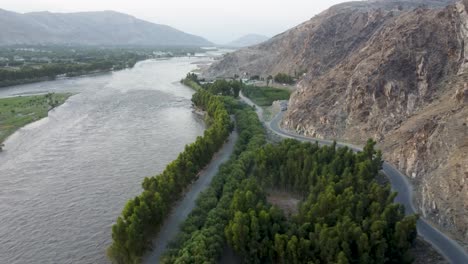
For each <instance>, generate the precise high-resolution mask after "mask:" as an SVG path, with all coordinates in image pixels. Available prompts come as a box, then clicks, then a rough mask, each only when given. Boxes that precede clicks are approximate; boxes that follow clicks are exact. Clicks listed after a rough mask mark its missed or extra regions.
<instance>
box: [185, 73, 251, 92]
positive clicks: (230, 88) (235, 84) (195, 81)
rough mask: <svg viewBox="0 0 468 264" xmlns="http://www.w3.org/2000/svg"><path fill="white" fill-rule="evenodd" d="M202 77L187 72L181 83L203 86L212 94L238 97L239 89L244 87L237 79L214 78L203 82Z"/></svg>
mask: <svg viewBox="0 0 468 264" xmlns="http://www.w3.org/2000/svg"><path fill="white" fill-rule="evenodd" d="M204 81H205V80H204V79H199V78H198V75H197V74H195V73H188V74H187V76H186V77H185V79H183V80H182V83H184V84H186V85H188V86H190V87H192V88H195V89H199V88H203V89H205V90H206V91H208V92H210V93H212V94H214V95H222V96H232V97H234V98H237V97H239V93H240V91H241V89H242V88H243V87H244V84H243V83H242V81H237V80H229V81H228V80H216V81H214V82H212V83H204Z"/></svg>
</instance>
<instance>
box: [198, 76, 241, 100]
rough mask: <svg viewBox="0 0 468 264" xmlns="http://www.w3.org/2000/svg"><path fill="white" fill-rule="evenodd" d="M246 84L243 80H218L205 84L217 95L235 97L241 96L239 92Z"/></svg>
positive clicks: (206, 87)
mask: <svg viewBox="0 0 468 264" xmlns="http://www.w3.org/2000/svg"><path fill="white" fill-rule="evenodd" d="M243 86H244V85H243V84H242V82H241V81H236V80H232V81H226V80H217V81H215V82H214V83H207V84H205V85H203V88H205V89H206V90H207V91H209V92H210V93H212V94H216V95H224V96H233V97H234V98H237V97H239V92H240V90H241V89H242V87H243Z"/></svg>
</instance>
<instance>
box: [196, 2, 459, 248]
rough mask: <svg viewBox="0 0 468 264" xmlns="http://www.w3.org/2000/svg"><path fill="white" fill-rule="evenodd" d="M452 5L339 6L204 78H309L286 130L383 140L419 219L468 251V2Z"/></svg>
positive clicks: (293, 105)
mask: <svg viewBox="0 0 468 264" xmlns="http://www.w3.org/2000/svg"><path fill="white" fill-rule="evenodd" d="M450 2H451V1H424V2H423V3H424V4H423V5H421V2H418V1H371V2H352V3H346V4H341V5H338V6H335V7H332V8H330V9H329V10H327V11H325V12H323V13H322V14H320V15H318V16H316V17H314V18H312V19H311V20H310V21H307V22H305V23H303V24H301V25H299V26H297V27H295V28H293V29H291V30H289V31H287V32H285V33H283V34H281V35H278V36H276V37H274V38H272V39H271V40H270V41H267V42H266V43H263V44H261V45H258V46H255V47H251V48H248V49H243V50H240V51H238V52H235V53H232V54H229V55H226V56H225V58H224V59H223V60H221V61H219V62H217V63H215V64H214V65H213V66H212V67H211V68H210V69H209V70H208V71H206V73H205V74H206V75H207V76H232V75H234V74H252V75H267V74H275V73H278V72H286V73H289V74H294V73H295V72H296V73H297V72H303V71H305V72H306V74H305V75H304V76H303V77H302V78H301V79H300V81H299V82H298V84H297V90H296V91H295V92H294V93H293V95H292V97H291V100H290V104H289V109H288V112H287V114H286V116H285V119H284V120H283V126H285V127H288V128H290V129H293V130H296V131H299V132H301V133H303V134H306V135H309V136H313V137H318V138H329V139H330V138H335V139H339V140H343V141H349V142H352V143H356V144H360V143H364V142H365V141H366V140H367V139H368V138H369V137H372V138H374V139H376V140H378V141H379V146H380V148H382V149H383V150H384V155H385V158H386V159H387V160H389V161H390V162H391V163H393V164H394V165H395V166H397V167H399V169H400V170H401V171H403V172H405V173H406V175H408V177H410V178H411V179H412V181H413V182H414V183H415V188H416V193H417V195H416V196H417V197H416V198H417V201H416V202H417V205H418V207H419V209H420V211H421V213H422V215H424V216H425V217H426V218H428V219H429V220H432V221H433V222H434V223H436V224H438V225H440V226H441V227H443V228H445V229H446V230H448V231H452V233H453V234H454V236H456V237H458V238H459V239H461V240H464V241H465V242H467V243H468V127H467V123H468V119H467V118H468V110H467V109H468V108H467V99H466V98H467V93H468V92H467V88H466V87H467V86H466V84H467V83H468V52H467V51H468V12H467V7H468V0H464V1H460V2H457V3H455V4H450V5H447V3H450Z"/></svg>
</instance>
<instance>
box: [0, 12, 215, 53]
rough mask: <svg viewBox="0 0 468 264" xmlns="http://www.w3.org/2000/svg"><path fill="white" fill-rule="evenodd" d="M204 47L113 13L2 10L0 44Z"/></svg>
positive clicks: (178, 34) (197, 40) (162, 28)
mask: <svg viewBox="0 0 468 264" xmlns="http://www.w3.org/2000/svg"><path fill="white" fill-rule="evenodd" d="M12 44H81V45H153V46H204V45H212V43H210V42H209V41H207V40H206V39H203V38H201V37H198V36H194V35H190V34H187V33H184V32H182V31H179V30H177V29H174V28H171V27H169V26H166V25H159V24H153V23H150V22H147V21H144V20H140V19H137V18H135V17H132V16H129V15H126V14H122V13H117V12H113V11H102V12H82V13H50V12H34V13H26V14H19V13H15V12H10V11H6V10H2V9H0V45H12Z"/></svg>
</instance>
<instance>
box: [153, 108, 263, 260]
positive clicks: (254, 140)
mask: <svg viewBox="0 0 468 264" xmlns="http://www.w3.org/2000/svg"><path fill="white" fill-rule="evenodd" d="M226 102H227V103H228V104H230V106H229V107H230V108H232V109H233V111H234V112H235V116H236V124H237V129H238V131H239V139H238V141H237V142H236V146H235V151H234V155H233V156H232V157H231V159H230V160H229V161H228V162H227V163H226V164H224V165H222V166H221V168H220V171H219V172H218V174H217V175H216V176H215V178H214V179H213V181H212V183H211V185H210V187H209V188H208V189H207V190H206V191H205V192H204V193H202V194H201V195H200V197H199V198H198V199H197V205H196V207H195V209H194V210H193V211H192V212H191V214H190V215H189V217H188V218H187V220H186V221H185V222H184V224H183V225H182V226H181V232H180V234H179V236H178V237H177V239H176V240H175V241H174V242H173V243H172V244H171V245H170V246H169V250H168V251H167V252H166V255H165V257H164V258H163V260H162V263H216V260H217V258H218V257H219V256H220V255H221V254H222V251H223V248H224V247H225V238H224V235H223V233H224V228H225V227H226V225H227V224H228V218H229V204H230V203H231V200H232V198H233V196H234V193H235V191H236V190H237V189H238V188H239V186H240V185H241V183H242V181H243V180H244V179H245V178H246V176H247V175H248V172H249V171H250V170H252V169H253V163H254V158H255V155H256V150H258V148H259V147H261V146H262V145H264V144H265V141H266V140H265V131H264V129H263V127H262V125H261V123H260V121H259V120H258V116H257V114H256V113H255V112H254V111H253V109H252V108H250V107H248V106H246V105H240V103H239V102H238V101H233V100H229V99H228V100H226Z"/></svg>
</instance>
